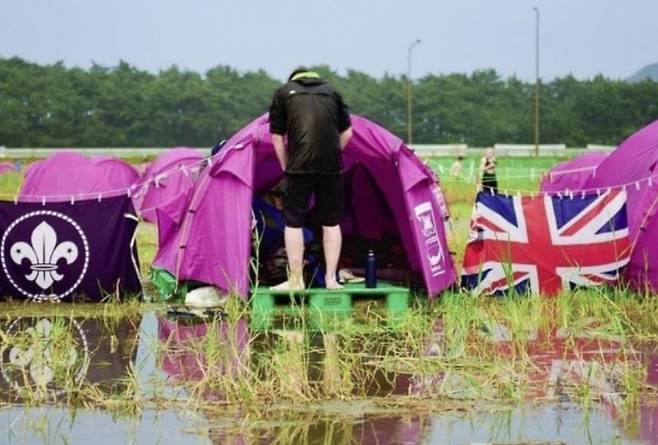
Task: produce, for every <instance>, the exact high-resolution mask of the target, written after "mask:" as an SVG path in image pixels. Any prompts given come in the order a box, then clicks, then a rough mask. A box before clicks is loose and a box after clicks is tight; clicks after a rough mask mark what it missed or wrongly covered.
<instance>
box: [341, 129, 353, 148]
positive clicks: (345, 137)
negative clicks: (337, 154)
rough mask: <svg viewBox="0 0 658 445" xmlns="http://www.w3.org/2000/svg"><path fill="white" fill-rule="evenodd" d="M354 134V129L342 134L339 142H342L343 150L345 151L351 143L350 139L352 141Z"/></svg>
mask: <svg viewBox="0 0 658 445" xmlns="http://www.w3.org/2000/svg"><path fill="white" fill-rule="evenodd" d="M352 134H353V132H352V127H349V128H348V129H347V130H345V131H343V132H342V133H341V134H340V136H339V140H340V149H341V150H343V149H344V148H345V146H346V145H347V143H348V142H349V141H350V139H352Z"/></svg>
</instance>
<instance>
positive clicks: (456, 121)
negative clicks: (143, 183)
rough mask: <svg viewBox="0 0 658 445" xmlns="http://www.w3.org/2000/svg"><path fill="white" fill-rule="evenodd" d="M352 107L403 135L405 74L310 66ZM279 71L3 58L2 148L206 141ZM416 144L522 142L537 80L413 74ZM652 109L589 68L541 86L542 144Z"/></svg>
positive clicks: (255, 107) (638, 122) (592, 133)
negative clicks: (589, 74) (588, 75)
mask: <svg viewBox="0 0 658 445" xmlns="http://www.w3.org/2000/svg"><path fill="white" fill-rule="evenodd" d="M315 69H316V70H317V71H319V72H320V74H321V75H322V76H323V77H324V78H326V79H327V80H329V81H330V82H332V83H333V84H334V85H335V86H336V87H337V88H338V89H339V90H340V91H341V92H342V93H343V96H344V97H345V100H346V102H347V103H348V104H349V106H350V108H351V109H352V111H353V112H354V113H357V114H360V115H363V116H365V117H367V118H369V119H371V120H373V121H375V122H378V123H379V124H381V125H382V126H384V127H386V128H388V129H389V130H391V131H392V132H394V133H396V134H397V135H399V136H400V137H403V138H404V137H405V136H406V85H407V84H406V82H407V79H406V78H405V77H404V76H393V75H384V76H383V77H380V78H376V77H372V76H370V75H368V74H365V73H362V72H359V71H352V70H350V71H348V72H347V73H346V74H345V75H340V74H338V73H336V72H335V71H332V70H331V69H330V68H329V67H326V66H320V67H315ZM279 83H280V82H279V80H276V79H274V78H272V77H271V76H269V75H268V74H267V73H266V72H265V71H263V70H259V71H255V72H253V71H250V72H239V71H237V70H235V69H233V68H230V67H228V66H222V65H220V66H217V67H215V68H212V69H210V70H208V71H207V72H206V73H205V74H203V75H202V74H199V73H197V72H192V71H187V70H181V69H179V68H178V67H175V66H174V67H171V68H168V69H166V70H163V71H160V72H159V73H157V74H153V73H150V72H147V71H144V70H140V69H138V68H136V67H134V66H132V65H130V64H128V63H125V62H121V63H119V65H117V66H115V67H104V66H100V65H93V66H92V67H91V68H89V69H81V68H69V67H66V66H65V65H64V64H63V63H55V64H52V65H40V64H35V63H30V62H27V61H25V60H22V59H20V58H10V59H1V58H0V145H5V146H8V147H28V146H30V147H81V146H84V147H94V146H96V147H153V146H158V147H166V146H175V145H189V146H200V147H203V146H211V145H213V144H214V143H215V142H216V141H217V140H220V139H224V138H227V137H229V136H230V135H231V134H232V133H233V132H235V131H236V130H238V129H239V128H241V127H242V126H243V125H245V124H246V123H248V122H249V121H250V120H252V119H253V118H254V117H256V116H258V115H260V114H262V113H263V112H265V111H266V110H267V108H268V106H269V102H270V99H271V97H272V93H273V92H274V90H275V89H276V88H277V87H278V85H279ZM413 91H414V108H413V110H414V111H413V113H414V142H416V143H468V144H469V145H473V146H484V145H488V144H491V143H494V142H507V143H529V142H530V141H532V140H533V134H534V133H533V123H534V120H533V119H534V117H533V116H534V115H533V110H534V84H532V83H527V82H523V81H521V80H519V79H517V78H515V77H511V78H502V77H501V76H500V75H499V74H497V73H496V71H494V70H481V71H475V72H473V73H472V74H470V75H467V74H448V75H427V76H425V77H423V78H421V79H418V80H415V81H414V84H413ZM656 118H658V83H655V82H652V81H649V80H647V81H643V82H638V83H630V82H625V81H620V80H611V79H607V78H605V77H602V76H597V77H595V78H593V79H588V80H577V79H575V78H574V77H572V76H567V77H562V78H558V79H555V80H553V81H552V82H550V83H545V84H543V85H542V86H541V119H540V120H541V140H542V142H544V143H558V142H560V143H566V144H567V145H568V146H583V145H584V144H586V143H599V144H616V143H618V142H619V141H620V140H621V139H623V138H624V137H626V136H628V135H629V134H631V133H633V132H634V131H636V130H637V129H638V128H640V127H641V126H643V125H644V124H646V123H648V122H650V121H651V120H653V119H656Z"/></svg>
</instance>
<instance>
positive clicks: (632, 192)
mask: <svg viewBox="0 0 658 445" xmlns="http://www.w3.org/2000/svg"><path fill="white" fill-rule="evenodd" d="M657 165H658V120H657V121H654V122H653V123H651V124H649V125H647V126H646V127H644V128H642V129H641V130H639V131H638V132H637V133H635V134H633V135H631V136H630V137H629V138H628V139H626V140H625V141H624V142H623V143H622V144H621V145H619V147H618V148H617V149H616V150H615V151H613V152H612V153H610V154H609V155H608V156H607V157H606V158H605V159H604V160H603V161H602V162H601V163H600V164H599V165H598V167H597V169H596V175H595V176H592V177H590V178H588V179H587V181H586V182H585V183H584V184H583V188H586V189H598V188H601V189H603V188H606V187H615V186H620V185H622V184H628V186H627V187H626V192H627V194H628V203H627V206H628V207H627V208H628V223H629V231H630V236H631V241H632V242H633V243H634V246H633V253H632V255H631V261H630V264H629V266H628V268H627V269H626V271H625V276H624V278H625V279H626V280H627V282H628V283H629V284H631V285H632V286H633V287H635V288H639V289H644V288H646V287H649V288H652V289H654V290H655V289H658V249H656V246H658V221H656V209H657V208H658V178H656V176H655V175H656V174H658V169H657ZM649 177H653V178H652V180H651V181H649V180H648V179H647V178H649ZM639 181H641V183H640V182H639Z"/></svg>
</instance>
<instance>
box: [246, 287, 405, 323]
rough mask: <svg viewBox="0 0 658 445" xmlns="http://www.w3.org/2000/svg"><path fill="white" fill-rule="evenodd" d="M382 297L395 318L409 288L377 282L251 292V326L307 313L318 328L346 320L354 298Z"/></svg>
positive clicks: (389, 312) (400, 312)
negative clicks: (297, 290)
mask: <svg viewBox="0 0 658 445" xmlns="http://www.w3.org/2000/svg"><path fill="white" fill-rule="evenodd" d="M373 298H382V299H383V300H384V301H385V303H386V309H387V310H388V315H389V319H390V320H395V319H398V318H399V317H400V316H401V315H403V314H404V313H406V311H407V309H408V308H409V289H407V288H405V287H400V286H395V285H393V284H390V283H386V282H379V283H378V286H377V287H376V288H366V287H365V285H364V284H363V283H359V284H346V285H345V287H344V288H343V289H341V290H327V289H323V288H310V289H306V290H305V291H303V292H293V293H291V292H289V291H273V290H270V289H269V288H268V287H257V288H254V289H252V296H251V300H250V305H251V326H252V328H253V329H256V330H266V329H268V328H269V327H270V326H271V325H272V322H273V320H274V318H276V317H279V316H284V317H286V316H287V317H291V316H295V317H296V316H300V315H302V314H303V313H304V312H307V313H308V314H309V316H310V317H309V321H310V322H311V323H312V324H314V325H317V326H319V327H321V326H322V325H326V323H327V322H328V321H330V320H336V319H346V318H349V317H350V316H351V314H352V307H353V304H354V302H355V300H357V299H373Z"/></svg>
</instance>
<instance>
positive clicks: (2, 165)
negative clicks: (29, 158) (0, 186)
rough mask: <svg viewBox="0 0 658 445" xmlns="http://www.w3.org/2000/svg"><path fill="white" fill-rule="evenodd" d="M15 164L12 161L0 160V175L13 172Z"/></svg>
mask: <svg viewBox="0 0 658 445" xmlns="http://www.w3.org/2000/svg"><path fill="white" fill-rule="evenodd" d="M15 171H16V165H15V164H14V163H13V162H8V161H2V162H0V175H1V174H3V173H7V172H15Z"/></svg>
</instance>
